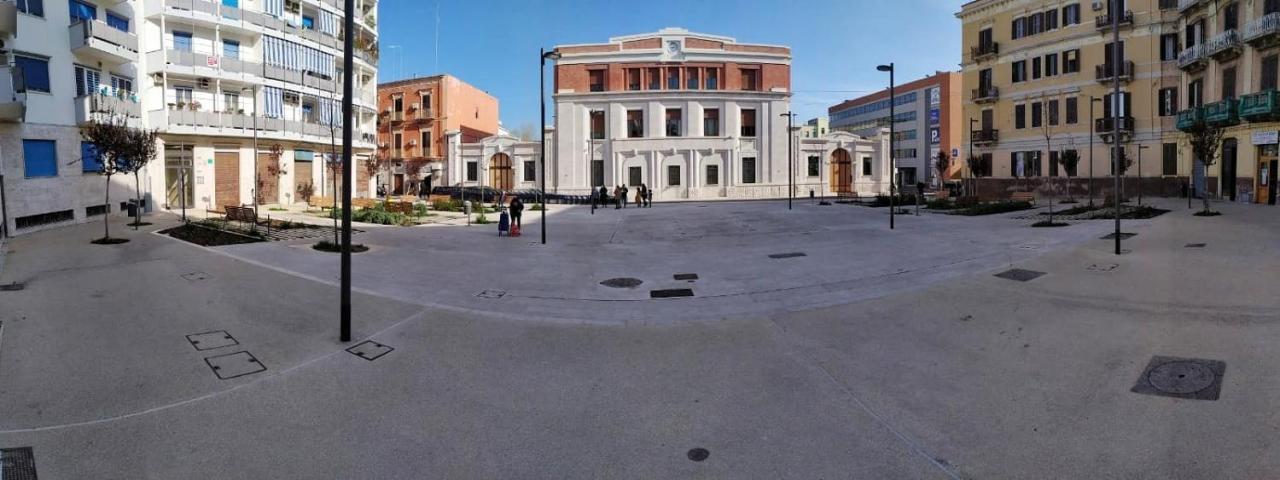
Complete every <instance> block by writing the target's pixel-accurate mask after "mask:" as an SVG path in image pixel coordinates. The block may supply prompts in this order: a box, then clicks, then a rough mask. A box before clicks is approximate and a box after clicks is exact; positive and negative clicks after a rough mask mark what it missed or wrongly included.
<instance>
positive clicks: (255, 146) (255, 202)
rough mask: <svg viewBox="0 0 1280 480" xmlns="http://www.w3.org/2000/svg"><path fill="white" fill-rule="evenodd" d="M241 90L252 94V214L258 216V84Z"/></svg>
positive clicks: (259, 113)
mask: <svg viewBox="0 0 1280 480" xmlns="http://www.w3.org/2000/svg"><path fill="white" fill-rule="evenodd" d="M240 91H241V92H250V94H251V95H253V216H255V217H256V216H258V116H259V115H262V112H259V111H258V86H257V85H254V86H252V87H244V88H241V89H240Z"/></svg>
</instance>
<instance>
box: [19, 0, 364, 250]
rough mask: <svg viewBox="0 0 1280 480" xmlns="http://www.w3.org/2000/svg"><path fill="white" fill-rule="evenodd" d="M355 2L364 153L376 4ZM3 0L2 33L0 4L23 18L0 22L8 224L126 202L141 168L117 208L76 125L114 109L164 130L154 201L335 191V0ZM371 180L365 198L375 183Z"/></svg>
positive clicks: (208, 201) (209, 202)
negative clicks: (331, 157) (328, 161)
mask: <svg viewBox="0 0 1280 480" xmlns="http://www.w3.org/2000/svg"><path fill="white" fill-rule="evenodd" d="M356 3H357V10H358V13H357V15H358V16H357V18H355V31H354V32H353V33H352V35H354V41H355V44H356V46H357V48H356V55H355V59H354V61H353V64H354V69H355V70H354V72H353V76H354V79H355V82H354V92H353V93H354V97H355V98H354V103H355V108H354V109H353V115H352V117H353V118H352V121H353V126H354V127H355V129H356V133H355V142H354V144H353V148H354V149H355V151H356V152H357V154H358V156H365V155H367V154H369V153H371V152H373V150H374V147H375V145H374V142H375V139H376V137H375V124H376V120H377V115H376V98H377V97H376V95H377V92H376V90H377V89H376V86H377V31H376V22H377V8H376V7H377V3H376V1H374V0H357V2H356ZM0 5H3V6H4V8H0V30H3V27H4V26H5V25H7V23H6V15H9V16H10V17H11V18H12V19H13V22H12V24H13V25H14V26H15V27H14V28H13V29H12V30H13V31H11V32H10V31H0V34H3V35H6V36H7V38H6V39H5V40H6V41H7V42H9V48H8V49H7V50H8V53H7V57H8V58H6V60H7V62H5V63H6V64H7V65H9V68H8V69H7V71H3V72H0V100H4V102H0V121H4V122H10V123H4V124H0V148H2V149H3V159H4V160H3V168H2V169H0V172H3V174H4V181H3V185H4V187H5V190H7V191H6V194H5V203H4V213H5V224H6V225H7V228H8V231H9V233H11V234H15V233H23V232H25V231H31V230H34V229H38V228H41V227H43V226H47V225H56V224H61V223H64V222H71V221H83V220H86V219H88V218H90V217H93V216H96V215H100V214H108V213H112V212H118V211H120V209H121V208H120V205H119V204H117V203H116V202H117V201H120V200H126V197H130V196H132V195H131V194H132V191H133V185H132V179H125V178H120V179H119V185H116V186H113V191H112V195H111V196H112V200H113V202H112V203H113V204H115V205H114V206H113V205H106V204H104V202H103V200H102V199H103V194H104V193H105V192H104V191H103V189H104V188H105V185H104V183H105V182H104V181H103V179H102V178H101V177H100V176H99V175H97V174H96V172H95V166H96V163H95V161H94V159H93V155H92V151H93V150H92V146H91V145H88V144H86V143H85V142H83V141H82V138H81V136H80V134H79V126H80V125H82V124H84V123H85V122H87V121H89V120H90V119H91V118H92V117H93V116H95V115H105V114H108V112H109V114H113V115H122V116H126V117H127V118H129V120H130V122H131V123H133V124H136V125H139V126H142V127H145V128H149V129H156V130H158V131H159V132H160V134H161V143H162V144H163V145H162V146H161V148H160V151H161V152H162V153H161V154H160V155H159V156H158V158H157V159H156V160H155V162H154V163H153V164H152V165H151V166H150V167H149V168H148V169H147V170H146V171H145V172H144V173H143V175H142V190H143V195H144V203H145V204H146V208H148V209H151V210H154V209H168V210H177V209H179V208H182V207H184V206H185V207H186V208H189V209H201V210H203V209H208V210H220V209H222V207H223V206H225V205H242V204H251V203H253V201H254V195H257V196H258V201H259V203H261V204H294V203H298V202H301V201H302V198H301V197H300V196H299V193H298V192H299V187H300V186H303V185H307V184H311V185H314V186H315V188H314V192H315V193H314V194H315V195H321V194H332V193H333V192H332V187H324V185H330V184H331V183H332V182H330V181H326V180H328V179H330V178H331V177H330V176H331V175H332V174H333V173H334V172H333V171H330V170H327V169H326V168H324V165H325V158H326V157H327V156H328V154H329V153H330V152H331V151H336V152H338V153H340V152H341V126H342V114H341V113H340V112H341V93H342V84H341V79H342V71H341V68H342V63H343V62H342V38H343V37H344V35H346V32H344V31H343V28H342V26H343V15H342V13H341V12H342V10H341V9H342V5H341V3H340V2H339V1H338V0H304V1H301V2H297V1H292V0H221V1H208V0H145V1H139V0H129V1H123V2H107V1H89V0H70V1H67V2H63V1H60V0H19V1H18V2H17V4H16V5H14V4H11V3H0ZM9 6H13V7H14V8H13V9H12V11H11V12H10V11H6V9H7V8H9ZM11 79H12V80H11ZM6 82H7V83H6ZM5 87H12V88H8V90H7V91H3V89H4V88H5ZM7 106H14V107H12V108H6V107H7ZM255 145H256V150H257V152H258V158H257V159H256V161H255V158H254V151H255ZM273 150H274V151H275V152H278V157H277V156H273V155H272V154H271V153H270V152H272V151H273ZM361 170H362V169H361ZM357 171H360V170H357ZM255 173H256V174H257V175H256V177H257V178H256V180H257V183H258V184H259V185H255ZM364 180H365V181H363V182H359V184H358V185H357V192H355V193H356V194H357V195H361V194H366V195H367V194H368V192H369V191H370V190H371V185H370V182H369V181H368V179H367V178H365V179H364ZM117 187H118V191H117Z"/></svg>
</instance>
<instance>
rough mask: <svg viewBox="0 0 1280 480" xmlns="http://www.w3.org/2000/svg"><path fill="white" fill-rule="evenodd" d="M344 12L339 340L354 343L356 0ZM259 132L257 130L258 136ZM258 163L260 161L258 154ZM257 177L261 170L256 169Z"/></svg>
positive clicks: (349, 2)
mask: <svg viewBox="0 0 1280 480" xmlns="http://www.w3.org/2000/svg"><path fill="white" fill-rule="evenodd" d="M343 12H344V13H345V14H346V16H345V17H344V18H343V24H344V25H343V29H344V31H345V32H347V35H346V37H345V38H344V39H343V41H342V116H343V119H342V260H341V263H342V268H341V270H342V288H341V289H342V298H341V301H340V304H341V307H340V308H341V310H342V312H341V319H340V325H339V338H340V339H341V341H343V342H350V341H351V183H352V182H351V141H352V138H351V137H352V131H351V129H352V125H351V122H352V115H351V113H352V110H353V108H352V105H351V87H352V80H353V79H352V77H353V75H352V71H353V70H354V69H355V66H354V65H353V64H352V58H351V57H352V56H353V55H355V36H356V33H355V32H356V25H355V14H356V2H355V0H346V5H345V9H344V10H343ZM255 113H256V112H255ZM256 131H257V130H255V132H256ZM253 159H254V161H257V159H258V157H257V155H256V154H255V155H254V157H253ZM254 174H255V175H256V174H257V168H254Z"/></svg>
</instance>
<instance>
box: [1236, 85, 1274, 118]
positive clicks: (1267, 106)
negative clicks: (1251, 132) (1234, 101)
mask: <svg viewBox="0 0 1280 480" xmlns="http://www.w3.org/2000/svg"><path fill="white" fill-rule="evenodd" d="M1278 94H1280V92H1276V91H1275V90H1265V91H1261V92H1258V93H1251V94H1249V95H1245V96H1243V97H1240V117H1241V118H1243V119H1245V120H1248V121H1251V122H1256V121H1270V120H1275V119H1277V118H1280V102H1277V97H1278V96H1280V95H1278Z"/></svg>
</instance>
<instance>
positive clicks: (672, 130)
mask: <svg viewBox="0 0 1280 480" xmlns="http://www.w3.org/2000/svg"><path fill="white" fill-rule="evenodd" d="M683 130H684V129H683V128H681V125H680V109H679V108H668V109H667V136H668V137H679V136H680V132H681V131H683Z"/></svg>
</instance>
